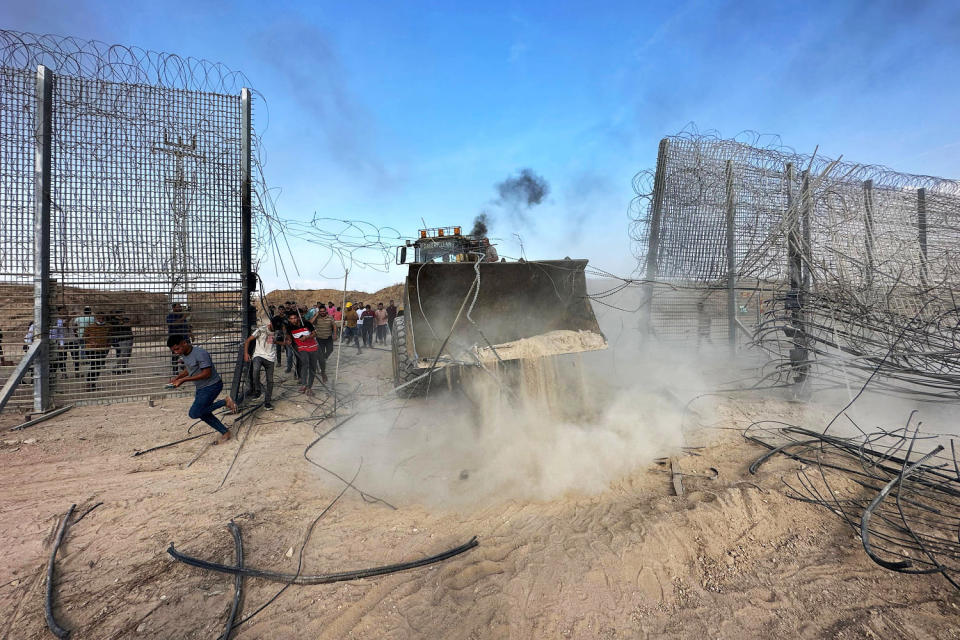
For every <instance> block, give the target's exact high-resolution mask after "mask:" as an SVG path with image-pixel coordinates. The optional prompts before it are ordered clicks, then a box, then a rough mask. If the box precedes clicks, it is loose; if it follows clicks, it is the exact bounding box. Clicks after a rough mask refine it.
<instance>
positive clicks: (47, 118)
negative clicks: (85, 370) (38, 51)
mask: <svg viewBox="0 0 960 640" xmlns="http://www.w3.org/2000/svg"><path fill="white" fill-rule="evenodd" d="M36 98H37V103H36V112H35V130H36V138H35V144H34V156H33V158H34V160H33V202H34V209H33V331H34V333H33V340H34V342H39V343H40V346H39V348H38V352H37V357H36V359H35V360H34V365H33V409H34V411H46V410H47V409H49V408H50V407H51V405H52V402H51V397H50V344H49V342H50V308H49V302H50V169H51V162H50V160H51V158H50V154H51V151H52V145H51V137H52V134H53V130H52V120H53V72H52V71H50V69H47V68H46V67H44V66H43V65H40V66H39V67H37V92H36Z"/></svg>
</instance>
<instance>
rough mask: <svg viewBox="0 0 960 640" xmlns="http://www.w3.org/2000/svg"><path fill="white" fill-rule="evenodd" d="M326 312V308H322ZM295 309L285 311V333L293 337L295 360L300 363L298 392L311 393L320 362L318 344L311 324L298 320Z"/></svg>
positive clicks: (298, 315)
mask: <svg viewBox="0 0 960 640" xmlns="http://www.w3.org/2000/svg"><path fill="white" fill-rule="evenodd" d="M324 313H326V310H324ZM300 316H301V314H300V313H298V312H297V311H290V312H287V333H289V334H290V337H291V338H292V339H293V345H294V347H296V349H297V361H298V362H299V363H300V393H305V394H307V395H308V396H312V395H313V389H312V387H313V378H314V376H316V375H317V365H318V364H319V363H320V345H319V344H317V338H316V335H315V334H314V328H313V325H312V324H310V323H309V322H307V321H305V320H304V321H301V320H300Z"/></svg>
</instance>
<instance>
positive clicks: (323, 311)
mask: <svg viewBox="0 0 960 640" xmlns="http://www.w3.org/2000/svg"><path fill="white" fill-rule="evenodd" d="M328 308H329V307H320V311H319V312H318V313H317V317H316V319H315V320H314V323H313V327H314V335H315V336H316V337H317V343H318V344H319V345H320V382H322V383H323V384H327V358H329V357H330V354H331V353H333V342H334V340H336V339H337V323H336V322H334V320H333V318H332V317H331V316H330V314H329V313H328V311H327V309H328Z"/></svg>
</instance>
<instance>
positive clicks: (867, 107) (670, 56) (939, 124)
mask: <svg viewBox="0 0 960 640" xmlns="http://www.w3.org/2000/svg"><path fill="white" fill-rule="evenodd" d="M10 4H11V3H6V5H7V6H5V7H4V8H3V9H0V18H2V20H0V24H2V26H3V27H5V28H11V29H18V30H24V31H33V32H39V33H55V34H59V35H72V36H76V37H79V38H91V39H97V40H102V41H105V42H109V43H123V44H132V45H137V46H140V47H143V48H146V49H153V50H158V51H167V52H172V53H178V54H181V55H184V56H194V57H199V58H206V59H210V60H216V61H220V62H223V63H224V64H226V65H227V66H229V67H231V68H233V69H237V70H241V71H243V72H244V73H245V74H246V75H247V76H248V77H249V79H250V81H251V84H252V85H253V86H254V87H255V88H256V89H257V90H258V91H259V92H260V93H262V94H263V95H264V97H265V98H266V102H267V105H266V108H264V106H263V105H258V107H257V108H256V114H255V119H256V125H257V127H258V130H259V131H260V133H261V134H262V136H263V144H264V147H265V150H266V165H265V171H266V175H267V179H268V181H269V183H270V185H271V187H273V188H275V189H278V190H279V196H278V200H277V204H278V209H279V212H280V214H281V215H282V216H283V217H286V218H292V219H304V218H306V219H308V218H310V217H311V216H312V215H313V214H314V212H316V214H317V215H318V216H322V217H330V218H348V219H360V220H366V221H368V222H370V223H372V224H375V225H381V226H390V227H393V228H396V229H398V230H399V231H401V232H402V233H404V234H407V235H413V234H414V233H415V231H416V229H417V228H418V227H420V226H421V222H420V219H421V218H423V219H425V220H426V222H427V223H428V224H429V225H431V226H445V225H454V224H461V225H463V226H470V223H471V221H472V220H473V217H474V216H475V215H476V214H477V213H478V212H479V211H481V210H482V209H484V208H486V209H488V210H490V211H491V212H492V213H493V216H494V223H493V225H492V229H491V237H492V238H494V240H495V241H496V242H497V243H498V248H499V249H500V253H501V254H502V255H509V256H517V255H519V253H520V249H519V244H518V240H517V237H516V236H515V235H514V234H517V235H519V236H520V238H522V241H523V245H524V248H525V251H526V254H527V256H528V257H530V258H543V259H547V258H557V257H563V256H571V257H586V258H589V259H590V260H591V263H593V264H595V265H597V266H599V267H601V268H605V269H608V270H610V271H613V272H616V273H619V274H624V275H626V274H629V273H630V272H631V271H632V270H633V269H634V267H635V263H634V259H633V258H632V256H631V251H630V242H629V238H628V237H627V223H628V218H627V206H628V204H629V202H630V199H631V198H632V196H633V192H632V188H631V179H632V177H633V175H634V174H635V173H636V172H637V171H639V170H641V169H646V168H650V167H652V166H653V165H654V163H655V161H656V148H657V141H658V140H659V139H660V138H661V137H662V136H664V135H668V134H672V133H676V132H678V131H679V130H681V129H683V128H684V127H685V126H687V125H688V123H694V124H695V125H696V126H697V127H698V128H699V129H700V130H710V129H715V130H717V131H719V132H720V133H721V134H723V135H725V136H734V135H736V134H737V133H739V132H741V131H743V130H747V129H749V130H754V131H757V132H760V133H775V134H779V135H780V136H781V137H782V139H783V142H784V143H785V144H788V145H790V146H792V147H794V148H795V149H797V150H798V151H802V152H810V151H812V150H813V148H814V147H815V146H817V145H819V146H820V152H821V153H824V154H826V155H828V156H834V157H835V156H837V155H840V154H842V155H843V156H844V157H845V158H846V159H849V160H855V161H861V162H870V163H877V164H885V165H888V166H891V167H892V168H894V169H897V170H901V171H908V172H912V173H925V174H932V175H940V176H945V177H960V167H958V162H957V160H956V158H957V154H958V152H960V126H958V123H957V119H956V116H955V114H956V110H957V105H958V104H960V89H958V88H957V83H956V82H955V81H954V79H955V77H956V69H957V64H958V62H960V3H958V2H939V3H937V2H929V3H927V2H890V1H883V0H877V1H869V2H808V3H771V2H706V1H691V2H675V3H642V2H610V3H600V5H601V6H599V7H598V6H595V5H596V4H597V3H589V4H588V3H578V4H570V5H562V4H559V3H547V2H542V3H533V2H528V3H512V2H486V3H482V4H475V3H470V4H466V3H464V4H463V5H458V4H455V3H428V2H421V3H385V2H376V3H373V2H354V3H343V2H336V3H334V2H317V3H288V2H274V3H259V2H238V3H212V2H204V1H202V0H197V1H194V2H189V3H181V2H175V1H173V2H171V1H167V2H163V3H136V2H129V1H127V2H84V1H80V0H73V1H72V2H62V3H61V2H51V1H49V0H44V1H41V2H37V3H33V4H31V5H30V6H24V7H10V6H9V5H10ZM21 4H26V3H21ZM268 114H269V116H268ZM522 168H530V169H532V170H533V171H534V172H536V173H537V174H539V175H541V176H543V177H544V178H545V179H546V180H547V182H548V183H549V185H550V194H549V196H548V197H547V199H546V200H545V202H544V203H543V204H541V205H539V206H537V207H535V208H533V209H532V210H531V211H530V214H529V215H528V216H527V219H526V220H521V219H518V218H517V217H516V216H511V215H510V214H509V213H508V212H505V211H502V210H500V209H498V208H497V207H496V206H494V205H492V201H494V200H495V199H496V195H497V194H496V190H495V185H496V184H497V183H498V182H500V181H502V180H504V179H505V178H507V177H508V176H511V175H516V174H517V172H518V171H519V170H520V169H522ZM293 247H294V251H295V253H296V254H297V265H298V268H299V272H300V273H299V275H296V274H293V273H291V284H293V286H295V287H304V286H310V287H313V286H339V285H340V284H342V270H340V269H339V267H336V266H329V265H328V266H327V267H326V268H324V269H321V266H322V265H323V264H325V260H323V256H322V255H320V252H318V251H317V250H316V249H311V248H310V247H306V246H304V245H302V244H300V243H297V242H294V243H293ZM372 258H373V256H369V255H368V256H366V259H372ZM261 275H262V276H263V277H264V278H265V280H266V281H267V283H268V285H271V286H285V281H284V278H283V276H281V275H277V272H276V267H275V265H273V264H270V263H266V264H263V265H261ZM402 278H403V272H402V271H400V270H399V269H398V268H396V267H394V269H393V270H392V271H390V272H389V273H382V272H378V271H376V270H371V269H362V268H359V266H358V267H357V268H355V269H353V270H352V271H351V274H350V285H351V288H353V287H354V286H355V287H358V288H367V289H372V288H378V287H380V286H383V285H386V284H391V283H393V282H399V281H400V280H402Z"/></svg>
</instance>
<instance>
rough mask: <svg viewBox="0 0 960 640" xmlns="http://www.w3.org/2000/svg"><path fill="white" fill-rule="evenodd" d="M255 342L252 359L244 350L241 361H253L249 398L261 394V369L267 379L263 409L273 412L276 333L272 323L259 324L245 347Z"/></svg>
mask: <svg viewBox="0 0 960 640" xmlns="http://www.w3.org/2000/svg"><path fill="white" fill-rule="evenodd" d="M254 340H256V346H255V347H254V349H253V357H252V358H251V356H250V353H249V351H248V350H247V349H244V352H243V359H244V360H246V361H247V362H250V361H251V359H252V361H253V369H252V371H251V373H250V397H251V398H256V397H258V396H259V395H260V393H261V384H260V370H261V369H263V371H264V375H265V377H266V379H267V384H266V396H265V397H264V399H263V408H264V409H266V410H267V411H273V405H272V404H271V403H270V401H271V400H272V399H273V371H274V367H275V366H276V357H277V348H276V340H277V333H276V331H275V330H274V327H273V321H272V320H271V321H269V322H267V324H265V325H264V324H261V325H260V326H258V327H257V328H256V330H254V332H253V333H252V334H250V337H249V338H247V341H246V345H245V346H248V345H249V344H250V343H251V342H253V341H254Z"/></svg>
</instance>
